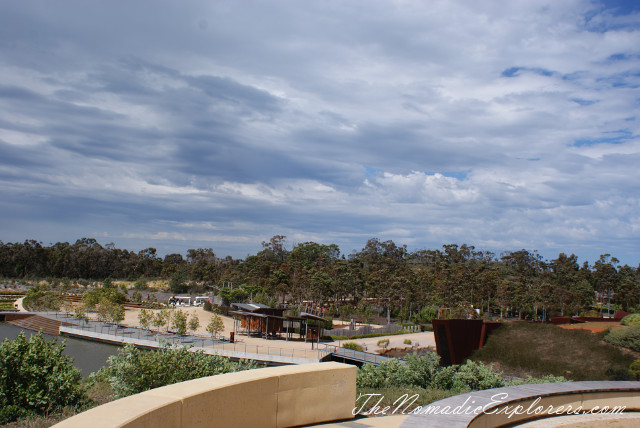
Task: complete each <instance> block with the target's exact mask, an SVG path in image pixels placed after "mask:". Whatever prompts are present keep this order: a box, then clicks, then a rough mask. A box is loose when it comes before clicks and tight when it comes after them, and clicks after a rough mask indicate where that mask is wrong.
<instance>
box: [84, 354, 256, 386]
mask: <svg viewBox="0 0 640 428" xmlns="http://www.w3.org/2000/svg"><path fill="white" fill-rule="evenodd" d="M108 361H109V366H108V367H105V368H103V369H101V370H100V371H99V372H98V373H97V374H96V375H95V376H94V378H95V379H96V380H103V381H106V382H108V383H109V384H111V387H112V388H113V390H114V393H115V395H116V397H117V398H122V397H127V396H129V395H133V394H137V393H139V392H143V391H147V390H149V389H153V388H159V387H161V386H165V385H171V384H173V383H177V382H183V381H186V380H191V379H197V378H200V377H205V376H213V375H217V374H222V373H231V372H237V371H241V370H248V369H255V368H258V367H259V366H258V365H257V364H256V363H255V362H252V361H247V360H241V361H239V362H237V363H236V362H233V361H231V360H230V359H228V358H225V357H221V356H219V355H207V354H205V353H203V352H202V351H196V352H191V351H190V350H189V349H188V348H185V347H183V348H178V349H176V348H169V347H168V346H167V347H165V348H161V349H159V350H155V351H144V350H140V349H138V348H136V347H134V346H133V345H130V344H129V345H126V346H125V347H124V348H123V349H122V350H121V351H120V352H119V353H118V355H115V356H111V357H109V360H108Z"/></svg>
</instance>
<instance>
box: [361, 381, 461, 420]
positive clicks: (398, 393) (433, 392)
mask: <svg viewBox="0 0 640 428" xmlns="http://www.w3.org/2000/svg"><path fill="white" fill-rule="evenodd" d="M367 394H376V395H372V396H371V398H369V401H367V402H366V404H365V401H366V400H367V398H368V396H367ZM404 394H408V397H412V396H413V395H414V394H417V395H418V398H417V399H416V400H415V401H414V402H413V403H412V404H409V403H410V402H411V400H409V401H407V403H406V404H405V407H400V408H398V406H399V405H400V404H401V403H402V399H400V398H401V397H402V396H403V395H404ZM457 394H459V392H453V391H444V390H441V389H425V388H418V387H402V388H397V387H391V388H358V389H357V392H356V398H358V397H360V399H359V400H357V401H356V409H359V408H360V407H362V412H360V414H364V415H365V416H376V415H366V414H365V412H367V411H370V410H371V408H372V407H373V406H374V405H378V406H379V407H380V408H381V409H384V408H385V407H387V406H389V407H390V409H389V410H388V411H387V412H386V416H390V415H392V414H393V411H394V410H395V409H396V408H398V409H397V411H396V413H395V414H396V415H398V414H402V410H403V409H405V413H408V412H410V411H411V410H413V409H415V408H416V407H418V406H425V405H427V404H429V403H433V402H434V401H438V400H442V399H443V398H447V397H451V396H452V395H457ZM398 399H400V400H399V401H397V400H398ZM378 401H380V403H378ZM394 403H395V404H394ZM407 405H408V407H406V406H407ZM377 416H385V415H377Z"/></svg>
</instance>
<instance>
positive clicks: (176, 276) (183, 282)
mask: <svg viewBox="0 0 640 428" xmlns="http://www.w3.org/2000/svg"><path fill="white" fill-rule="evenodd" d="M187 277H188V275H187V270H186V268H180V269H178V270H176V271H175V272H174V273H173V274H172V275H171V278H170V279H169V289H170V290H171V292H172V293H183V292H184V291H186V289H187Z"/></svg>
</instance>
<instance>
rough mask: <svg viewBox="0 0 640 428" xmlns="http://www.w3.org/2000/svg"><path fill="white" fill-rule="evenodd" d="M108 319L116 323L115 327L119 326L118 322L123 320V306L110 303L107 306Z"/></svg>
mask: <svg viewBox="0 0 640 428" xmlns="http://www.w3.org/2000/svg"><path fill="white" fill-rule="evenodd" d="M109 318H111V321H113V322H114V323H116V325H119V324H120V321H123V320H124V306H122V305H118V304H116V303H111V304H110V305H109Z"/></svg>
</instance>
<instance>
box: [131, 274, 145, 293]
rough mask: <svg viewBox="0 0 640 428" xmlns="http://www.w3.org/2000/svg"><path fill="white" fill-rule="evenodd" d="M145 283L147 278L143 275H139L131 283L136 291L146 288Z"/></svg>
mask: <svg viewBox="0 0 640 428" xmlns="http://www.w3.org/2000/svg"><path fill="white" fill-rule="evenodd" d="M147 284H148V281H147V279H146V278H145V277H144V276H140V277H139V278H138V279H136V282H134V283H133V288H134V289H135V290H138V291H140V290H146V289H147Z"/></svg>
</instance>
